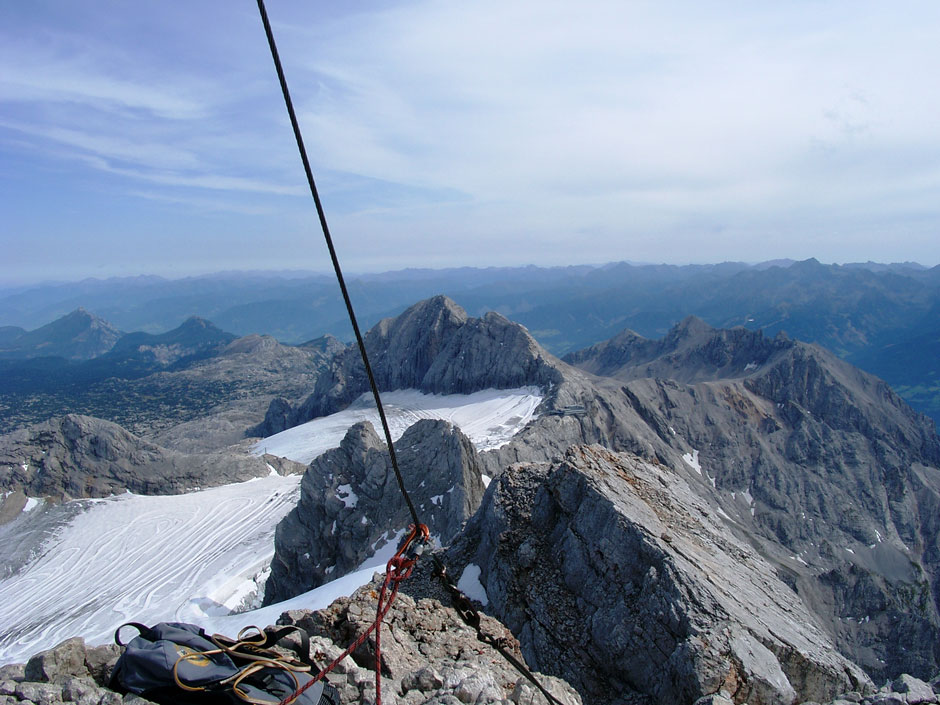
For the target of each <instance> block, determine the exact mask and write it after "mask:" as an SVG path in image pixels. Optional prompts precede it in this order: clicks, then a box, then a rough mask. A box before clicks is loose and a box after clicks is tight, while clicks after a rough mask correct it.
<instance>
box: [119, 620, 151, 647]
mask: <svg viewBox="0 0 940 705" xmlns="http://www.w3.org/2000/svg"><path fill="white" fill-rule="evenodd" d="M124 627H134V629H136V630H137V631H138V632H139V633H140V636H142V637H143V638H144V639H147V640H148V641H155V639H154V638H153V636H154V634H153V630H152V629H151V628H150V627H148V626H146V625H144V624H141V623H140V622H124V624H122V625H121V626H120V627H118V628H117V629H115V630H114V643H115V644H117V645H118V646H127V644H126V643H124V642H123V641H121V630H122V629H123V628H124Z"/></svg>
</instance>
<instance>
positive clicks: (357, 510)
mask: <svg viewBox="0 0 940 705" xmlns="http://www.w3.org/2000/svg"><path fill="white" fill-rule="evenodd" d="M395 447H396V454H397V457H398V461H399V467H400V469H401V472H402V476H403V480H404V482H405V486H406V487H407V488H409V493H410V495H411V497H412V501H413V502H414V504H415V505H416V509H417V511H418V513H419V517H420V518H421V520H422V521H424V522H425V523H426V524H427V525H428V527H429V528H430V531H431V534H432V537H434V538H435V540H436V541H437V542H438V543H443V544H447V543H449V542H450V541H451V539H452V538H453V537H454V536H455V535H456V534H457V532H458V531H459V530H460V529H461V527H462V526H463V523H464V522H465V521H466V520H467V518H468V517H469V516H470V515H471V514H472V513H473V512H474V511H475V510H476V508H477V506H478V505H479V503H480V500H481V498H482V497H483V481H482V478H481V472H480V468H479V465H478V462H477V454H476V451H475V450H474V448H473V444H472V443H470V440H469V439H468V438H467V437H466V436H465V435H464V434H463V433H461V432H460V430H459V429H457V428H456V427H455V426H453V425H452V424H449V423H447V422H445V421H437V420H422V421H419V422H418V423H416V424H414V425H413V426H411V427H410V428H409V429H408V430H407V431H406V432H405V434H404V435H403V436H402V437H401V439H400V440H399V441H398V442H397V443H396V444H395ZM411 523H413V520H412V517H411V514H410V512H409V511H408V508H407V506H406V504H405V501H404V499H403V497H402V494H401V491H400V490H399V488H398V483H397V481H396V479H395V475H394V473H393V471H392V468H391V463H390V461H389V458H388V452H387V450H386V447H385V444H384V443H382V441H381V440H380V439H379V437H378V436H377V435H376V433H375V430H374V429H373V428H372V425H371V424H369V423H368V422H363V423H359V424H356V425H355V426H353V427H352V428H351V429H350V430H349V431H348V432H347V434H346V436H345V438H344V439H343V441H342V443H341V444H340V447H339V448H336V449H334V450H331V451H328V452H326V453H324V454H323V455H321V456H320V457H319V458H317V459H316V460H314V461H313V463H311V465H310V467H309V468H308V469H307V471H306V473H305V474H304V478H303V481H302V483H301V498H300V501H299V503H298V505H297V507H296V508H295V509H293V510H292V511H291V512H290V514H288V515H287V517H285V518H284V519H283V520H282V521H281V523H280V524H279V525H278V527H277V532H276V537H275V555H274V558H273V560H272V563H271V569H272V572H271V577H270V578H269V579H268V581H267V584H266V586H265V602H266V603H267V604H272V603H274V602H278V601H280V600H283V599H286V598H287V597H292V596H294V595H297V594H299V593H302V592H305V591H307V590H310V589H311V588H314V587H316V586H318V585H321V584H323V583H325V582H329V581H330V580H335V579H336V578H338V577H341V576H343V575H345V574H346V573H348V572H350V571H352V570H354V569H356V568H358V567H360V566H361V565H362V564H363V562H364V561H365V560H367V559H368V558H370V557H371V556H372V555H373V554H375V553H376V552H377V551H380V550H383V548H385V550H386V551H387V550H388V547H387V544H389V543H392V544H397V542H398V541H399V540H401V538H402V536H403V533H404V531H405V530H406V529H407V527H408V526H409V524H411ZM396 547H397V546H396ZM388 555H389V556H390V555H391V554H390V553H389V554H388Z"/></svg>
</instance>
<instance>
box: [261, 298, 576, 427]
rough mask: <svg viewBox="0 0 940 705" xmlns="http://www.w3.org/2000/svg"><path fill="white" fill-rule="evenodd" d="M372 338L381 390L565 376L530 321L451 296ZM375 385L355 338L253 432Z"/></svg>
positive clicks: (517, 383)
mask: <svg viewBox="0 0 940 705" xmlns="http://www.w3.org/2000/svg"><path fill="white" fill-rule="evenodd" d="M364 340H365V345H366V350H367V351H368V353H369V361H370V363H371V365H372V370H373V372H374V374H375V378H376V383H377V384H378V386H379V389H380V390H394V389H418V390H420V391H422V392H425V393H428V394H469V393H472V392H477V391H480V390H483V389H492V388H496V389H510V388H513V387H521V386H527V385H532V386H538V387H543V388H549V387H551V386H552V385H556V384H560V383H561V381H562V379H563V376H562V373H561V372H560V371H559V366H558V364H559V363H558V361H557V360H556V359H555V358H554V357H552V356H551V355H550V354H549V353H547V352H545V351H544V350H543V349H542V348H541V346H540V345H539V344H538V343H537V342H536V341H535V339H534V338H532V336H531V335H529V332H528V331H527V330H526V329H525V328H524V327H522V326H520V325H519V324H517V323H513V322H511V321H509V320H508V319H506V318H505V317H504V316H501V315H500V314H498V313H495V312H489V313H487V314H486V315H484V316H483V317H482V318H471V317H469V316H467V314H466V312H465V311H464V310H463V309H462V308H460V307H459V306H458V305H457V304H455V303H454V302H453V301H451V300H450V299H448V298H447V297H446V296H435V297H433V298H430V299H427V300H426V301H421V302H419V303H417V304H415V305H414V306H412V307H411V308H409V309H408V310H407V311H405V312H404V313H402V314H401V315H400V316H398V317H396V318H389V319H385V320H383V321H381V322H380V323H378V324H377V325H375V326H374V327H373V328H372V329H371V330H370V331H369V332H368V333H367V334H366V335H365V338H364ZM368 391H369V384H368V380H367V379H366V375H365V370H364V368H363V365H362V359H361V358H360V356H359V350H358V348H356V347H355V346H350V347H348V348H346V349H344V350H343V351H342V352H340V353H339V354H338V355H337V356H336V357H335V358H334V364H333V366H332V369H331V372H330V374H325V375H323V376H321V377H320V378H319V379H318V380H317V385H316V388H315V389H314V391H313V393H312V394H311V395H310V396H309V397H308V398H307V399H306V400H305V401H304V402H303V403H302V404H301V405H300V406H299V407H297V408H294V407H290V410H289V411H287V407H285V404H286V402H285V401H284V400H278V401H277V402H276V405H274V406H272V407H271V409H269V413H268V414H267V415H266V417H265V421H264V422H263V423H262V424H260V425H259V426H257V427H255V428H253V429H251V430H250V432H251V433H253V434H257V435H270V434H272V433H277V432H278V431H282V430H284V429H285V428H288V427H290V426H295V425H297V424H300V423H304V422H306V421H309V420H310V419H313V418H317V417H319V416H326V415H327V414H331V413H333V412H336V411H339V410H341V409H343V408H345V407H346V406H347V405H348V404H349V403H351V402H352V401H353V400H354V399H356V398H357V397H358V396H359V395H360V394H363V393H365V392H368ZM285 424H286V425H285Z"/></svg>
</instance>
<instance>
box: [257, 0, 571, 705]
mask: <svg viewBox="0 0 940 705" xmlns="http://www.w3.org/2000/svg"><path fill="white" fill-rule="evenodd" d="M258 11H259V12H260V13H261V22H262V23H263V24H264V33H265V34H266V35H267V37H268V46H269V47H270V48H271V57H272V58H273V59H274V68H275V69H276V70H277V78H278V81H280V84H281V93H283V94H284V103H285V104H286V105H287V113H288V115H289V116H290V124H291V127H292V128H293V129H294V139H296V140H297V149H298V150H299V151H300V158H301V160H302V161H303V164H304V172H305V173H306V175H307V183H308V184H309V185H310V193H311V194H312V195H313V201H314V203H315V204H316V206H317V215H318V216H319V218H320V227H321V229H322V230H323V237H324V239H325V240H326V246H327V248H328V249H329V251H330V259H331V260H332V261H333V270H334V271H335V272H336V279H337V281H338V282H339V288H340V290H341V291H342V292H343V301H345V302H346V311H347V312H348V313H349V321H350V323H352V327H353V332H354V333H355V334H356V342H357V343H358V344H359V353H360V355H362V364H363V365H365V368H366V375H367V376H368V378H369V385H370V386H371V387H372V396H373V397H374V398H375V406H376V408H377V409H378V411H379V418H380V419H381V420H382V429H383V430H384V431H385V441H386V443H387V444H388V453H389V457H390V458H391V461H392V469H393V470H394V471H395V477H396V479H397V480H398V486H399V488H401V493H402V496H403V497H404V498H405V502H406V503H407V505H408V509H409V511H410V512H411V517H412V518H413V519H414V522H415V527H418V526H419V525H421V521H420V520H419V519H418V512H417V511H416V510H415V507H414V504H413V503H412V501H411V497H409V496H408V490H407V489H406V488H405V482H404V480H403V479H402V476H401V471H400V470H399V469H398V459H397V458H396V457H395V446H394V445H393V444H392V433H391V431H390V430H389V428H388V419H386V417H385V409H384V408H383V407H382V399H381V397H380V395H379V388H378V386H377V385H376V383H375V375H373V374H372V366H371V365H370V364H369V356H368V355H367V354H366V345H365V342H363V339H362V334H361V333H360V332H359V324H358V323H357V322H356V313H355V311H354V310H353V305H352V301H350V299H349V291H348V290H347V289H346V281H345V280H344V279H343V272H342V270H341V269H340V266H339V259H338V258H337V256H336V250H335V248H334V247H333V238H332V237H331V236H330V228H329V226H328V225H327V222H326V214H325V213H324V211H323V204H322V203H321V202H320V195H319V193H318V192H317V186H316V183H315V182H314V180H313V171H312V169H311V168H310V160H309V159H307V149H306V147H304V139H303V136H302V135H301V134H300V125H299V124H298V123H297V115H296V114H295V113H294V104H293V101H291V97H290V91H289V90H288V89H287V79H286V78H284V69H283V68H282V67H281V59H280V57H279V56H278V53H277V45H276V44H275V42H274V33H273V32H272V31H271V23H270V22H269V21H268V13H267V11H266V10H265V7H264V0H258ZM434 563H435V565H436V567H437V571H435V572H436V573H437V575H438V577H439V578H440V579H441V581H442V582H443V583H444V586H445V587H446V588H447V589H448V590H449V591H450V592H451V594H452V596H453V598H454V601H455V607H456V609H457V612H458V614H459V615H460V616H461V618H463V620H464V621H465V622H466V623H467V625H468V626H471V627H473V628H474V629H475V630H476V632H477V637H478V638H479V639H480V640H481V641H483V642H484V643H487V644H489V645H490V646H492V647H493V648H495V649H496V650H497V651H499V653H501V654H502V655H503V657H504V658H505V659H506V660H507V661H509V663H510V664H512V666H513V667H514V668H516V670H518V671H519V672H520V673H522V674H523V675H524V676H525V677H526V678H528V679H529V681H531V682H532V683H533V684H534V685H535V686H536V687H537V688H538V689H539V690H540V691H541V692H542V694H543V695H544V696H545V697H546V698H547V699H548V701H549V702H552V703H555V704H556V705H561V703H560V702H559V701H558V699H557V698H556V697H555V696H553V695H552V694H551V693H550V692H548V690H546V689H545V687H544V686H542V684H541V683H539V681H538V679H537V678H536V677H535V675H534V674H533V673H532V671H530V670H529V669H528V668H527V667H526V666H525V664H523V663H522V662H520V661H519V660H518V659H516V658H515V657H514V656H513V655H512V654H510V653H509V652H508V651H507V650H506V648H505V646H504V645H503V644H502V643H501V642H500V641H499V640H498V639H495V638H493V637H492V636H490V635H488V634H486V633H485V632H483V631H482V629H481V628H480V615H479V613H478V612H477V610H476V608H475V607H474V606H473V604H472V603H471V602H470V600H469V599H468V598H467V596H466V595H464V594H463V592H461V591H460V589H459V588H457V586H456V585H454V584H453V582H452V581H451V580H450V579H449V578H448V577H447V570H446V568H445V567H444V564H443V563H442V562H441V560H440V559H439V558H438V557H437V556H434Z"/></svg>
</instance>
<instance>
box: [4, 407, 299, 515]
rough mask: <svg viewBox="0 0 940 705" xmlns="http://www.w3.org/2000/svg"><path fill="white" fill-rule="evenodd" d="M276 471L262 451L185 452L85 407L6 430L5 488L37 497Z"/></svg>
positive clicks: (209, 482) (154, 490) (147, 489)
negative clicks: (90, 412) (259, 454)
mask: <svg viewBox="0 0 940 705" xmlns="http://www.w3.org/2000/svg"><path fill="white" fill-rule="evenodd" d="M294 469H295V470H296V468H294ZM269 473H270V468H268V466H267V464H266V463H265V461H264V460H262V459H261V458H258V457H255V456H250V455H247V454H244V453H241V454H236V453H228V452H218V453H211V454H195V455H190V454H185V453H178V452H175V451H171V450H167V449H166V448H162V447H160V446H158V445H155V444H154V443H151V442H149V441H146V440H144V439H142V438H139V437H138V436H135V435H134V434H132V433H129V432H128V431H126V430H124V429H123V428H121V427H120V426H119V425H117V424H114V423H111V422H109V421H104V420H103V419H97V418H93V417H90V416H81V415H79V414H69V415H67V416H63V417H60V418H56V419H52V420H50V421H47V422H45V423H41V424H36V425H35V426H31V427H29V428H27V429H22V430H20V431H15V432H13V433H10V434H7V435H5V436H0V488H3V489H4V490H6V491H10V490H20V491H22V492H25V493H26V494H28V495H30V496H33V497H53V498H59V499H65V498H82V497H104V496H108V495H110V494H116V493H120V492H124V491H126V490H129V491H131V492H136V493H139V494H174V493H178V492H183V491H186V490H191V489H194V488H198V487H212V486H216V485H221V484H226V483H230V482H238V481H243V480H248V479H251V478H253V477H261V476H264V475H267V474H269Z"/></svg>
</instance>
